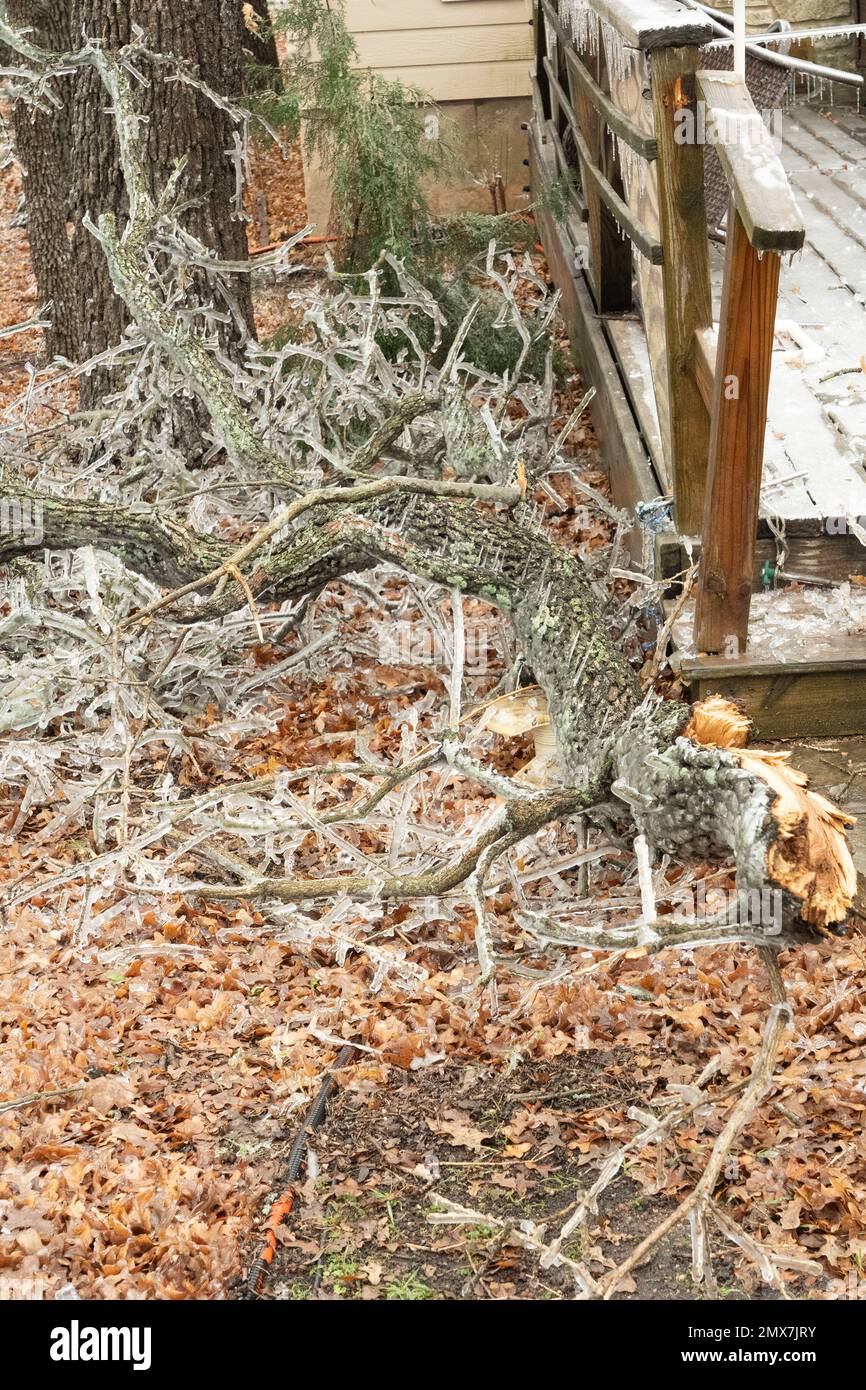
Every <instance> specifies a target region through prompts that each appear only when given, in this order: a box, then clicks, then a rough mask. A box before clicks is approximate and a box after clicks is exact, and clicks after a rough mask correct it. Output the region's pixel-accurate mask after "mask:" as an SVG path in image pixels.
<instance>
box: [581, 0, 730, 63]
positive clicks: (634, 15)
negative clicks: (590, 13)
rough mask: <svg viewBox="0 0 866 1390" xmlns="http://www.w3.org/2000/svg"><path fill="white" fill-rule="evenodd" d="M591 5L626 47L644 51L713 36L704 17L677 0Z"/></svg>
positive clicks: (599, 0)
mask: <svg viewBox="0 0 866 1390" xmlns="http://www.w3.org/2000/svg"><path fill="white" fill-rule="evenodd" d="M592 8H593V9H594V10H595V12H596V14H597V15H599V17H600V18H601V19H604V20H607V23H608V24H611V25H612V26H613V28H614V29H616V30H617V32H618V33H619V34H621V35H622V37H623V39H624V40H625V42H626V44H627V45H628V46H629V47H631V48H640V49H643V51H644V52H648V51H649V50H651V49H658V48H671V47H676V46H679V45H681V44H703V43H708V42H709V40H710V39H711V38H712V37H713V32H714V31H713V26H712V22H711V21H710V20H709V19H708V18H707V16H706V15H703V14H701V13H700V11H699V10H693V9H691V8H690V7H689V6H688V5H681V4H680V3H679V0H592Z"/></svg>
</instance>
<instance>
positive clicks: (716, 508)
mask: <svg viewBox="0 0 866 1390" xmlns="http://www.w3.org/2000/svg"><path fill="white" fill-rule="evenodd" d="M780 267H781V258H780V256H779V255H778V254H777V253H775V252H772V251H771V252H768V253H767V254H766V255H762V254H761V253H760V252H759V251H758V250H756V248H755V247H754V246H752V244H751V242H750V241H749V235H748V231H747V229H746V227H745V224H744V223H743V220H742V218H741V217H740V215H739V213H738V212H737V210H736V209H735V208H734V207H733V206H732V208H731V212H730V215H729V218H728V245H727V252H726V256H725V281H724V289H723V294H722V318H721V325H720V329H719V346H718V352H717V357H716V370H715V378H714V382H713V400H712V412H711V413H712V430H711V436H710V458H709V472H708V477H707V495H706V504H705V508H704V519H703V531H702V552H701V566H700V587H699V591H698V601H697V607H696V612H695V645H696V647H697V650H698V651H700V652H712V653H715V652H722V653H724V654H725V655H728V656H737V655H739V654H740V653H742V652H743V651H745V648H746V640H747V634H748V628H749V607H750V604H751V600H752V574H753V570H754V563H755V546H756V544H757V535H758V508H759V504H760V494H761V470H762V467H763V459H764V436H765V434H766V429H767V398H768V396H769V391H770V368H771V359H772V352H773V331H774V328H775V322H776V301H777V297H778V289H779V271H780Z"/></svg>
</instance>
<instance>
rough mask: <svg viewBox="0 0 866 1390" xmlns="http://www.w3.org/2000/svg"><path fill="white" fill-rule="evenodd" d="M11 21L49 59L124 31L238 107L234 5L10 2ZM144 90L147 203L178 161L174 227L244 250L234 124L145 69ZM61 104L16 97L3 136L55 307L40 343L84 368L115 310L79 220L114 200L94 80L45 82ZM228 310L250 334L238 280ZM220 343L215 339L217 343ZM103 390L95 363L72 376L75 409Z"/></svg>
mask: <svg viewBox="0 0 866 1390" xmlns="http://www.w3.org/2000/svg"><path fill="white" fill-rule="evenodd" d="M9 13H10V19H11V20H12V21H13V22H14V23H16V24H18V25H19V27H20V26H22V25H30V26H31V27H32V28H33V30H34V33H33V34H32V36H31V37H32V38H33V39H34V41H35V42H37V43H39V44H40V45H41V46H44V47H46V48H49V49H52V50H54V51H57V50H58V49H60V50H64V49H65V50H69V49H70V48H73V49H74V48H77V47H78V46H79V45H80V38H81V35H82V33H84V34H86V35H87V36H88V37H90V38H94V39H99V40H101V41H102V43H103V44H104V45H105V47H106V48H108V49H117V48H120V47H122V46H123V45H125V44H128V43H129V42H130V41H131V39H132V37H133V31H134V29H135V28H136V27H138V28H140V29H141V30H142V31H143V33H144V36H145V37H144V42H145V43H146V45H147V46H148V47H149V48H151V49H152V50H154V51H155V52H158V53H161V54H173V55H174V56H175V57H177V58H181V59H184V60H186V61H187V62H189V63H191V64H193V65H194V67H195V68H196V70H197V72H198V76H199V77H200V78H201V80H202V81H203V82H205V83H206V84H207V85H208V86H209V87H211V88H213V90H214V91H215V92H217V93H219V94H220V95H224V96H227V97H229V98H231V99H233V100H239V99H240V97H241V93H242V84H243V42H244V34H245V29H244V25H243V19H242V14H241V8H240V6H239V4H238V3H237V0H185V2H184V4H182V5H180V4H177V3H172V0H123V3H121V0H55V2H54V3H52V4H51V6H47V5H44V4H42V3H37V2H36V0H13V4H11V5H10V6H9ZM142 67H143V76H144V77H145V78H146V81H147V85H146V86H145V87H143V88H142V89H141V90H140V91H139V92H138V100H139V109H140V111H141V114H142V115H143V116H144V117H145V118H146V125H145V127H144V132H145V146H146V148H145V158H146V162H147V165H148V167H149V169H150V170H151V176H152V180H153V191H154V194H155V195H156V196H158V195H159V194H160V193H161V191H162V190H163V188H164V187H165V183H166V181H167V179H168V178H169V176H170V175H171V172H172V169H173V168H174V165H175V163H176V161H177V160H178V159H180V158H181V157H185V158H186V161H187V163H186V168H185V170H184V174H183V177H182V179H181V182H180V186H179V191H180V196H181V199H182V201H183V202H184V203H185V204H188V206H186V207H185V209H184V211H183V213H182V216H181V223H182V225H183V226H184V227H185V228H187V229H188V230H189V231H191V232H192V233H193V234H194V235H195V236H197V237H198V238H199V240H200V241H202V242H203V243H204V245H205V246H207V247H209V248H211V249H212V250H214V251H216V252H217V254H218V255H219V256H220V257H221V258H223V259H226V260H243V259H245V258H246V255H247V239H246V225H245V223H244V221H243V220H242V218H241V217H240V216H239V215H238V211H237V208H236V202H235V192H236V179H235V164H234V160H233V157H232V151H233V141H234V136H235V128H234V125H233V123H232V121H231V120H230V118H229V117H228V116H227V115H226V113H224V112H223V111H221V110H219V109H218V108H217V107H216V106H214V104H213V103H212V102H211V101H210V100H209V99H208V98H207V96H206V95H204V94H203V93H201V92H199V91H196V90H195V89H193V88H191V87H188V86H186V85H184V84H182V83H179V82H170V81H169V82H167V81H165V80H164V72H163V70H160V69H157V68H155V67H154V66H153V65H150V64H144V65H142ZM56 86H57V88H58V90H59V92H60V95H61V100H62V106H61V108H60V109H58V110H57V111H52V112H50V113H45V114H43V113H42V112H40V111H37V112H35V113H34V112H33V111H32V109H29V108H27V107H25V106H24V105H23V103H19V104H18V107H17V109H16V112H15V129H16V138H17V141H18V149H19V154H20V156H21V160H22V163H23V164H24V166H25V168H26V169H27V193H28V215H29V231H30V241H31V254H32V257H33V265H34V270H35V272H36V276H37V280H38V284H39V293H40V297H41V298H43V299H51V300H53V302H54V306H55V315H56V323H57V327H56V329H55V338H54V340H53V341H52V344H51V346H52V347H57V348H58V349H59V350H60V351H63V352H64V354H65V355H66V356H68V357H70V358H72V359H73V360H79V361H81V360H84V359H86V358H87V357H90V356H93V355H95V354H96V353H99V352H101V351H103V350H104V349H105V348H107V347H110V346H111V345H112V344H113V343H116V342H118V341H119V339H120V337H121V335H122V333H123V330H124V328H125V327H126V325H127V323H128V322H129V316H128V311H127V309H126V306H125V305H124V304H123V302H122V300H120V299H119V298H118V296H117V295H116V294H115V292H114V288H113V286H112V283H111V278H110V275H109V271H108V267H107V265H106V262H105V257H104V255H103V253H102V249H101V247H100V246H99V245H98V243H97V242H96V241H95V240H94V238H93V236H92V235H91V233H90V232H89V231H88V230H87V229H86V227H85V226H84V225H83V222H84V218H85V215H89V217H90V218H91V219H92V220H93V221H94V222H95V221H97V220H98V218H99V216H100V215H102V214H104V213H107V212H108V213H114V214H115V216H116V217H118V218H120V219H122V218H123V217H124V215H125V212H126V207H127V198H126V188H125V184H124V180H123V175H122V173H121V170H120V164H119V156H118V148H117V138H116V133H115V125H114V121H113V118H112V115H111V113H110V111H109V110H108V109H107V108H108V103H107V101H106V96H105V92H104V90H103V88H102V85H101V82H100V79H99V76H98V75H97V73H96V72H94V71H93V70H92V69H90V68H84V69H82V70H81V71H79V72H76V73H75V74H74V75H73V76H71V77H69V78H64V79H60V80H59V81H57V82H56ZM197 293H198V297H199V299H200V302H202V303H205V304H211V303H212V302H213V299H214V290H213V286H212V285H211V284H205V283H204V277H203V276H192V277H191V283H190V286H189V297H190V299H191V300H192V301H194V300H195V298H196V294H197ZM235 296H236V299H237V301H238V303H239V307H240V310H241V314H242V316H243V318H244V321H245V323H246V325H247V328H248V329H249V330H250V331H251V330H252V323H253V317H252V301H251V298H250V292H249V286H248V284H247V283H246V279H245V277H240V283H238V285H237V286H236V288H235ZM227 336H228V335H227ZM111 383H112V376H111V373H110V372H109V371H108V370H106V369H99V370H97V371H95V372H94V373H92V374H91V376H90V377H89V378H88V379H86V380H85V381H83V382H82V404H83V405H84V406H85V407H87V406H90V405H92V404H93V403H94V402H95V400H97V399H98V398H99V396H101V395H102V394H103V393H104V391H105V390H106V388H107V387H108V386H109V385H110V384H111Z"/></svg>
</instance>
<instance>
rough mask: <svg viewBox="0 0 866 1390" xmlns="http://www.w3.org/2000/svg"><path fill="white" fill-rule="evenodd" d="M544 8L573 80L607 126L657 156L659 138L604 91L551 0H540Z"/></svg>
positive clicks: (650, 155)
mask: <svg viewBox="0 0 866 1390" xmlns="http://www.w3.org/2000/svg"><path fill="white" fill-rule="evenodd" d="M541 9H542V12H543V14H544V19H545V22H546V23H547V24H549V26H550V28H551V29H552V30H553V32H554V33H555V34H556V37H557V39H558V40H559V43H560V45H561V47H562V52H563V54H564V56H565V61H566V64H567V66H568V70H569V75H570V77H571V79H572V81H574V82H576V83H577V84H578V86H579V87H580V88H581V90H582V91H583V92H584V94H585V95H586V96H587V98H588V99H589V100H590V101H591V102H592V105H593V106H594V107H595V109H596V111H597V112H598V114H599V115H600V116H601V117H602V119H603V120H604V122H605V124H606V125H607V126H608V128H609V129H610V130H612V131H613V132H614V133H615V134H616V135H618V136H619V137H620V139H622V140H624V141H625V142H626V144H627V145H630V146H631V148H632V149H633V150H634V151H635V152H636V153H637V154H639V155H640V156H641V158H642V159H647V160H653V159H657V158H658V152H659V147H658V141H657V140H656V139H655V137H654V136H652V135H645V134H644V132H643V131H642V130H640V129H639V128H638V127H637V126H636V125H635V124H634V123H633V122H632V121H630V120H629V119H628V117H627V116H624V115H623V113H622V112H621V111H620V110H619V109H618V108H617V106H616V105H615V104H614V102H613V101H612V100H611V98H610V97H609V96H608V95H607V94H606V93H605V92H603V91H602V89H601V87H600V86H599V85H598V83H597V82H596V81H595V79H594V78H593V77H592V75H591V73H590V72H589V70H588V68H587V67H586V65H585V64H584V62H583V61H582V59H581V57H580V56H579V55H578V54H577V53H576V52H575V49H574V47H573V45H572V40H571V38H570V36H569V35H568V33H567V32H566V30H565V29H564V28H563V25H562V21H561V20H560V18H559V16H558V15H557V14H556V12H555V11H554V9H553V7H552V5H551V4H550V3H549V0H541Z"/></svg>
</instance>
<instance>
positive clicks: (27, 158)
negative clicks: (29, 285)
mask: <svg viewBox="0 0 866 1390" xmlns="http://www.w3.org/2000/svg"><path fill="white" fill-rule="evenodd" d="M6 10H7V13H8V15H9V19H10V21H11V22H12V23H13V24H15V25H17V26H18V27H19V28H25V27H29V28H30V29H31V31H32V33H33V37H34V39H35V40H36V41H37V42H39V43H41V44H43V45H44V46H45V47H46V48H50V49H54V50H55V51H58V52H63V51H65V50H66V49H69V48H71V47H73V46H74V45H73V42H72V38H71V34H70V29H69V18H70V11H69V6H68V4H67V3H66V0H57V3H56V4H45V3H42V0H8V3H7V5H6ZM53 89H54V92H55V94H56V97H57V105H46V106H40V107H35V106H31V105H29V104H28V103H26V102H24V101H18V102H16V103H15V104H14V106H13V108H12V128H13V132H14V137H15V147H16V150H17V153H18V158H19V160H20V162H21V167H22V170H23V176H24V195H25V202H26V213H27V230H28V237H29V241H30V257H31V261H32V263H33V273H34V275H35V276H36V283H37V286H38V291H39V298H40V301H41V303H43V304H48V303H49V302H50V303H51V305H52V306H53V307H52V310H51V320H52V326H51V328H50V329H48V330H47V331H46V335H45V342H46V349H47V352H48V355H49V357H54V356H58V355H59V356H62V357H67V358H69V359H70V360H71V361H75V360H76V359H77V358H78V357H79V355H80V347H81V334H80V331H79V325H78V301H77V295H76V288H75V274H74V270H73V259H72V250H71V247H70V238H69V232H70V231H71V227H70V224H69V189H70V186H71V178H72V170H71V156H72V149H71V144H70V139H69V130H70V121H71V97H72V79H71V78H69V77H61V78H58V79H56V81H55V82H54V84H53Z"/></svg>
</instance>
